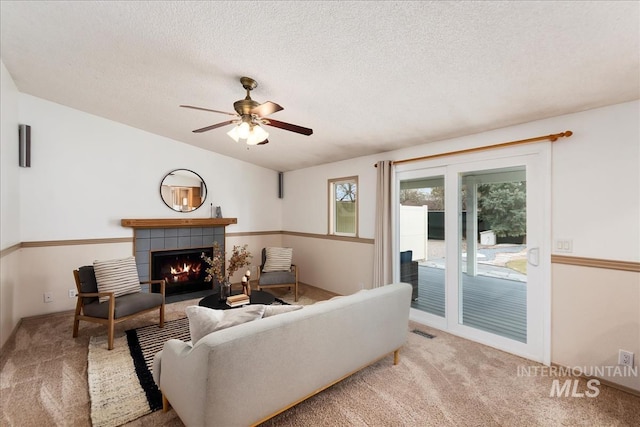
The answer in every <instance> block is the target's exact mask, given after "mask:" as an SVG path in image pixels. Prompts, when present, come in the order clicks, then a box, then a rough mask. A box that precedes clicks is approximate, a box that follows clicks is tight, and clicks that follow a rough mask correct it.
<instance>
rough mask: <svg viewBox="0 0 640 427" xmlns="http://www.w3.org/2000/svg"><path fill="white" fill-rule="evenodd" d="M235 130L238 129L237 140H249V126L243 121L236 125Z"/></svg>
mask: <svg viewBox="0 0 640 427" xmlns="http://www.w3.org/2000/svg"><path fill="white" fill-rule="evenodd" d="M237 129H238V138H240V139H247V138H249V135H250V134H251V126H250V125H249V123H247V122H245V121H243V122H242V123H240V124H239V125H238V127H237Z"/></svg>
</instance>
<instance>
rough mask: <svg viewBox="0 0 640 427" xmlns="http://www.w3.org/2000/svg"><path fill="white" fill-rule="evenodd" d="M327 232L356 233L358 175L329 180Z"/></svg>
mask: <svg viewBox="0 0 640 427" xmlns="http://www.w3.org/2000/svg"><path fill="white" fill-rule="evenodd" d="M329 234H334V235H337V236H354V237H355V236H357V235H358V177H348V178H337V179H330V180H329Z"/></svg>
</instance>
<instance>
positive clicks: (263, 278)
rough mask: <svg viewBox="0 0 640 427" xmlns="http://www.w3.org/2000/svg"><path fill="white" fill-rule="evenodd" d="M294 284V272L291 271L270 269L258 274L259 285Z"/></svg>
mask: <svg viewBox="0 0 640 427" xmlns="http://www.w3.org/2000/svg"><path fill="white" fill-rule="evenodd" d="M287 283H290V284H292V285H293V284H294V283H296V274H295V273H293V272H291V271H272V272H270V273H263V274H261V275H260V279H259V280H258V284H259V285H260V286H266V285H282V284H287Z"/></svg>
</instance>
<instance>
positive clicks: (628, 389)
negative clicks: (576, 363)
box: [551, 362, 640, 397]
mask: <svg viewBox="0 0 640 427" xmlns="http://www.w3.org/2000/svg"><path fill="white" fill-rule="evenodd" d="M551 366H556V367H558V368H563V369H571V368H569V367H567V366H564V365H560V364H559V363H554V362H551ZM580 377H581V378H584V379H586V380H591V379H596V380H598V381H600V384H604V385H606V386H607V387H611V388H615V389H617V390H620V391H624V392H625V393H629V394H631V395H634V396H636V397H640V390H636V389H634V388H631V387H627V386H624V385H621V384H616V383H614V382H612V381H609V380H605V379H603V378H599V377H589V376H586V375H580Z"/></svg>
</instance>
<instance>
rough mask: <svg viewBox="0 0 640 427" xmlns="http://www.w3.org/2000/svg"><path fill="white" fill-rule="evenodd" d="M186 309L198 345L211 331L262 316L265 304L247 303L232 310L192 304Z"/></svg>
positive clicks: (192, 335) (193, 337)
mask: <svg viewBox="0 0 640 427" xmlns="http://www.w3.org/2000/svg"><path fill="white" fill-rule="evenodd" d="M184 311H185V313H186V314H187V317H188V318H189V333H190V335H191V342H192V343H193V345H196V343H197V342H198V341H200V339H201V338H203V337H205V336H207V335H209V334H210V333H211V332H215V331H219V330H221V329H225V328H229V327H231V326H236V325H240V324H242V323H246V322H251V321H252V320H256V319H260V318H262V315H263V314H264V305H260V304H256V305H247V306H244V307H239V308H235V309H232V310H214V309H212V308H207V307H200V306H198V305H190V306H188V307H187V308H185V310H184Z"/></svg>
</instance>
